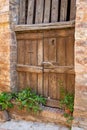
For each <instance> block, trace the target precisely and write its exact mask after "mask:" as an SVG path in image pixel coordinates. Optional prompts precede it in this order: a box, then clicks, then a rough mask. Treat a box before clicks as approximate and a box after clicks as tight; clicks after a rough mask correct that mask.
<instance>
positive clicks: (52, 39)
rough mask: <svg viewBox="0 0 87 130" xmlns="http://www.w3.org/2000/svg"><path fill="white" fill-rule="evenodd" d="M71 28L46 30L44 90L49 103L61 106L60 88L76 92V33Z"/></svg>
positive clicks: (52, 105)
mask: <svg viewBox="0 0 87 130" xmlns="http://www.w3.org/2000/svg"><path fill="white" fill-rule="evenodd" d="M73 31H74V30H73V29H71V30H69V29H68V30H62V29H60V30H51V31H45V32H44V44H43V60H44V61H43V63H42V64H43V67H44V74H43V75H44V77H43V92H44V96H45V97H47V99H48V101H47V105H48V106H51V107H59V100H60V98H61V93H60V91H61V90H60V89H61V87H63V88H64V89H65V90H66V91H69V92H73V93H74V73H73V72H74V71H73V69H74V35H73Z"/></svg>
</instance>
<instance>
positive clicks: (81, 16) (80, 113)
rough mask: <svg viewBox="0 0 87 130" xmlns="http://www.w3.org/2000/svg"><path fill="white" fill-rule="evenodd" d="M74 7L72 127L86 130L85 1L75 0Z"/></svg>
mask: <svg viewBox="0 0 87 130" xmlns="http://www.w3.org/2000/svg"><path fill="white" fill-rule="evenodd" d="M76 6H77V12H76V27H75V72H76V78H75V106H74V117H75V119H74V121H73V125H74V126H76V127H78V129H80V128H82V129H86V130H87V11H86V10H87V0H77V3H76ZM75 129H76V128H75ZM73 130H74V128H73Z"/></svg>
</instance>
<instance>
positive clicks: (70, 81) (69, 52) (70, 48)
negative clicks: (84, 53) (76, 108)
mask: <svg viewBox="0 0 87 130" xmlns="http://www.w3.org/2000/svg"><path fill="white" fill-rule="evenodd" d="M66 65H67V66H69V65H70V66H74V37H68V38H66ZM66 78H67V91H69V92H74V83H75V81H74V74H73V75H72V74H67V76H66Z"/></svg>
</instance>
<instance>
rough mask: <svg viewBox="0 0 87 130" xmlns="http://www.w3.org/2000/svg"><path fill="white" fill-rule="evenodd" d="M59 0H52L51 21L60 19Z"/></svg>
mask: <svg viewBox="0 0 87 130" xmlns="http://www.w3.org/2000/svg"><path fill="white" fill-rule="evenodd" d="M58 8H59V0H52V10H51V11H52V12H51V22H57V21H58V10H59V9H58Z"/></svg>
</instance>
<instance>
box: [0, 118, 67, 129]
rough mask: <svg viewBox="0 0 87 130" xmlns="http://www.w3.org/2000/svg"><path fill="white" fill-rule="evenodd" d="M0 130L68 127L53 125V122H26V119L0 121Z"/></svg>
mask: <svg viewBox="0 0 87 130" xmlns="http://www.w3.org/2000/svg"><path fill="white" fill-rule="evenodd" d="M0 130H69V128H67V127H64V126H61V125H54V124H49V123H48V124H45V123H38V122H28V121H22V120H21V121H14V120H11V121H9V122H4V123H0Z"/></svg>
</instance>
